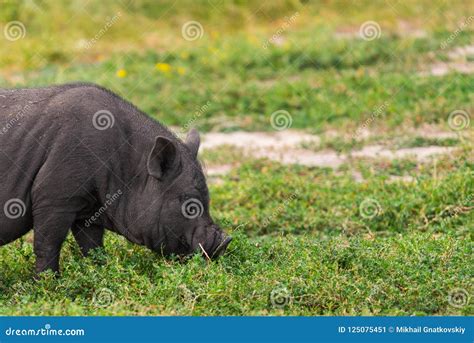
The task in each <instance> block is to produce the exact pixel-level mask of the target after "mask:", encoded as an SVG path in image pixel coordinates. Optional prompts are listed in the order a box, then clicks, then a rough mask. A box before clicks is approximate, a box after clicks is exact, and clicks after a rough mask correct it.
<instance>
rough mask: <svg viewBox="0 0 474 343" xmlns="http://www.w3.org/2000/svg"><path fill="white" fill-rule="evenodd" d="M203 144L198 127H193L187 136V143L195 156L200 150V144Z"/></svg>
mask: <svg viewBox="0 0 474 343" xmlns="http://www.w3.org/2000/svg"><path fill="white" fill-rule="evenodd" d="M200 144H201V137H199V132H198V130H196V129H194V128H193V129H191V131H189V132H188V135H187V136H186V145H187V146H188V148H189V150H191V152H192V153H193V155H194V157H197V154H198V151H199V145H200Z"/></svg>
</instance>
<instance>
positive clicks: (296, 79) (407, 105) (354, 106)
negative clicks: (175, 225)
mask: <svg viewBox="0 0 474 343" xmlns="http://www.w3.org/2000/svg"><path fill="white" fill-rule="evenodd" d="M0 1H1V0H0ZM32 3H33V4H36V5H37V6H39V7H40V9H41V10H38V9H35V8H32V7H31V6H32ZM172 3H173V2H170V1H163V2H161V5H160V6H157V5H155V4H154V3H153V2H148V1H136V2H133V3H129V2H128V1H122V2H115V3H114V4H109V3H105V2H94V1H92V2H89V3H88V5H87V7H86V9H85V10H81V9H80V4H79V2H77V1H56V2H54V3H53V2H43V1H39V0H37V1H35V2H26V1H25V2H22V1H20V2H10V1H4V2H2V5H5V6H4V7H2V11H1V14H0V21H1V22H2V24H4V23H6V22H8V21H11V20H21V21H23V22H24V23H25V25H26V27H27V35H26V36H25V38H24V39H21V40H18V41H15V42H7V41H5V40H0V48H2V49H3V48H4V47H5V48H6V49H8V50H7V51H8V52H9V53H8V54H2V55H1V56H0V68H1V71H0V86H2V87H14V86H19V87H21V86H40V85H50V84H53V83H64V82H71V81H81V80H82V81H88V82H96V83H99V84H101V85H103V86H105V87H108V88H110V89H112V90H114V91H116V92H117V93H119V94H120V95H122V96H124V97H125V98H126V99H128V100H130V101H132V102H133V103H134V104H136V105H137V106H138V107H140V108H141V109H142V110H144V111H145V112H147V113H148V114H149V115H150V116H152V117H154V118H157V119H159V120H160V121H162V122H163V123H164V124H166V125H173V126H176V127H177V130H178V131H186V130H187V129H188V128H189V127H191V126H196V127H198V128H199V129H200V130H201V131H203V132H208V131H223V132H229V131H234V130H247V131H259V130H263V131H272V130H273V128H272V126H271V124H270V117H271V114H272V112H274V111H277V110H286V111H288V112H289V113H290V115H291V117H292V128H296V129H301V130H305V131H306V132H310V133H318V134H321V142H320V143H319V144H309V145H304V146H303V147H304V148H306V149H311V150H315V151H319V150H328V149H329V150H334V151H336V152H339V153H344V154H349V153H350V152H351V151H354V150H357V149H360V148H363V147H364V146H367V145H370V144H382V145H384V146H386V147H387V148H389V149H392V148H393V149H400V148H413V147H426V146H431V145H436V146H445V147H453V148H455V149H456V150H455V151H453V152H452V153H450V154H449V155H446V156H440V157H437V158H436V159H435V160H427V161H425V162H419V161H416V160H415V159H413V158H404V159H395V160H387V159H379V158H359V159H355V158H349V159H348V161H346V162H345V163H344V164H343V165H342V166H340V167H339V168H338V169H337V170H332V169H328V168H308V167H303V166H285V165H280V164H278V163H275V162H270V161H267V160H253V159H252V158H249V157H248V156H244V155H243V152H242V151H241V150H239V149H236V148H232V147H228V146H227V147H220V148H217V149H213V150H208V151H206V152H204V153H203V154H202V156H201V158H202V159H203V160H204V162H205V163H206V164H208V165H221V164H233V165H235V166H239V167H238V169H234V170H232V172H231V173H230V174H229V175H226V176H224V177H222V179H221V180H219V182H216V183H213V184H210V191H211V199H212V200H211V211H212V214H213V216H214V217H215V218H216V219H217V221H218V222H220V223H221V224H222V226H223V227H224V228H225V229H226V230H227V231H228V232H230V233H231V234H232V236H234V240H233V242H232V243H231V245H230V247H229V250H228V252H227V254H226V255H225V256H224V257H223V258H221V259H220V260H219V261H217V262H215V263H206V261H205V260H203V259H202V258H200V257H199V256H194V257H192V258H191V259H190V260H188V261H187V262H182V261H178V260H173V259H172V260H167V259H163V258H161V257H160V256H157V255H156V254H154V253H152V252H150V251H149V250H147V249H145V248H143V247H139V246H136V245H133V244H131V243H129V242H127V241H126V240H125V239H123V238H121V237H119V236H117V235H115V234H112V233H108V234H107V235H106V246H105V251H98V252H96V254H95V256H94V258H87V259H83V258H81V256H80V253H79V249H78V247H77V246H76V244H75V243H74V242H73V240H72V238H71V237H69V239H68V240H67V242H66V244H65V245H64V247H63V250H62V255H61V269H62V275H61V277H60V278H54V277H53V276H52V275H45V276H44V277H43V278H42V279H41V280H39V281H34V280H33V265H34V254H33V251H32V244H31V238H32V237H31V234H30V235H28V236H26V237H24V238H23V239H21V240H18V241H16V242H14V243H12V244H9V245H7V246H4V247H1V248H0V315H13V314H16V315H44V314H46V315H125V314H127V315H134V314H139V315H172V314H175V315H269V314H272V315H333V314H334V315H472V314H473V313H474V307H473V302H472V296H471V298H470V300H469V299H468V301H467V303H466V304H464V306H460V307H456V306H453V305H452V304H450V302H449V301H448V297H449V295H450V294H452V293H453V292H459V290H462V291H463V292H467V293H468V294H471V295H472V294H473V291H474V290H473V288H472V285H473V281H474V268H473V266H474V257H473V256H474V255H473V254H472V248H473V235H474V231H473V223H474V211H473V208H474V197H473V194H474V178H473V175H474V174H473V173H474V160H473V155H472V151H473V146H474V145H473V137H474V136H473V131H472V121H473V120H474V118H473V117H472V113H473V109H474V108H473V105H472V104H473V103H474V102H473V100H474V97H473V92H472V74H460V73H457V72H455V71H453V72H451V73H448V74H446V75H443V76H429V75H425V74H423V72H424V71H426V70H428V69H429V67H430V65H431V64H433V63H437V62H439V61H449V60H450V58H449V51H451V50H452V49H455V48H456V47H462V46H465V45H468V44H472V41H473V38H474V32H473V31H472V30H471V29H469V28H466V29H464V30H462V31H461V32H459V34H457V35H456V37H455V38H454V39H453V40H452V41H451V42H450V43H449V45H448V47H447V48H446V49H443V48H441V45H442V44H443V43H444V42H446V40H447V39H449V37H450V36H451V34H452V33H453V32H454V31H455V30H456V28H457V27H458V25H459V22H461V21H462V20H463V18H464V17H465V16H466V15H467V14H468V13H473V6H472V4H470V3H469V2H465V1H459V2H444V1H441V0H439V1H425V0H423V1H419V2H416V3H413V2H393V3H392V5H394V6H395V7H396V9H397V11H396V12H394V11H393V10H392V9H391V7H390V6H387V3H386V1H381V2H378V1H358V2H353V3H350V4H348V3H341V2H337V1H328V2H324V3H319V2H317V3H310V4H308V5H302V4H301V3H299V2H296V1H269V2H265V4H264V5H263V6H262V7H258V8H257V7H256V5H252V4H250V3H244V2H241V1H228V2H219V1H218V2H217V3H218V4H217V5H216V6H217V8H216V7H213V6H212V5H211V4H210V2H208V1H204V3H198V2H194V1H192V2H191V1H190V2H189V3H188V4H187V5H180V6H173V4H172ZM126 6H129V7H126ZM434 6H436V7H439V11H437V10H435V9H434ZM78 7H79V8H78ZM117 11H121V13H122V16H121V18H120V20H119V21H118V22H117V23H116V24H114V26H113V27H111V28H110V30H109V31H107V32H106V33H105V34H104V35H103V37H102V38H101V39H100V40H99V41H98V42H97V44H95V45H94V46H93V47H92V48H91V49H86V50H84V49H81V48H78V42H80V41H81V39H82V40H84V39H86V40H88V39H90V38H92V37H93V36H94V35H95V34H96V33H97V32H98V31H99V30H100V29H101V28H102V27H103V26H104V23H105V18H106V17H107V16H112V15H113V14H114V13H116V12H117ZM295 12H298V13H300V16H299V17H298V19H297V20H296V21H295V23H294V25H291V26H290V27H289V28H288V29H287V30H285V32H284V33H283V35H282V36H283V37H284V40H283V41H282V43H281V45H270V46H269V47H268V48H265V47H264V44H265V42H266V41H268V39H269V38H270V37H272V35H273V34H275V33H276V32H277V30H278V29H279V28H281V26H282V21H283V20H284V19H283V18H284V17H285V16H291V15H293V14H294V13H295ZM72 14H74V17H71V16H72ZM51 18H55V20H51ZM71 18H73V19H71ZM222 18H229V20H226V24H223V19H222ZM420 18H421V19H420ZM189 20H198V21H200V22H201V23H202V25H203V27H204V30H205V34H204V36H203V38H202V39H200V40H197V41H194V42H188V41H185V40H183V39H182V37H181V26H182V24H183V23H185V22H186V21H189ZM367 20H375V21H377V22H378V23H379V24H380V25H381V27H382V35H381V37H380V38H379V39H375V40H373V41H365V40H362V39H359V38H357V32H358V29H359V26H360V25H361V24H362V23H363V22H365V21H367ZM137 23H140V25H138V24H137ZM402 24H408V26H412V27H413V29H419V30H423V32H424V35H423V36H421V37H414V36H413V35H412V34H410V32H408V33H407V32H403V30H401V29H400V25H402ZM40 28H41V29H40ZM345 32H349V35H346V36H344V35H342V36H341V33H345ZM352 36H355V37H352ZM2 51H3V50H2ZM469 58H471V57H466V60H469ZM157 63H162V64H161V69H160V67H159V66H160V65H158V67H157ZM454 110H464V111H466V113H468V114H469V115H470V119H471V126H468V127H466V128H465V130H463V131H462V132H458V134H457V135H456V136H453V138H446V137H444V138H436V137H434V138H433V137H430V136H422V135H420V134H419V133H420V132H421V131H423V130H424V129H425V127H426V126H428V127H435V128H437V129H439V130H442V131H450V132H453V131H452V130H451V129H450V128H449V126H448V116H449V114H450V113H451V112H452V111H454ZM365 123H368V125H367V127H366V128H367V129H368V130H369V131H371V132H372V135H371V136H370V137H362V136H361V137H356V138H354V134H355V133H356V132H357V129H358V128H360V127H362V126H364V124H365ZM414 132H417V133H414ZM354 173H359V174H360V175H361V176H362V178H363V180H362V181H360V180H359V181H357V180H355V179H354ZM406 176H409V177H410V178H411V179H410V181H409V182H407V181H403V179H402V177H406ZM394 177H395V178H394ZM275 292H280V294H286V295H287V300H288V303H287V305H286V306H284V307H282V308H279V307H277V306H274V304H272V301H271V300H272V294H273V295H275Z"/></svg>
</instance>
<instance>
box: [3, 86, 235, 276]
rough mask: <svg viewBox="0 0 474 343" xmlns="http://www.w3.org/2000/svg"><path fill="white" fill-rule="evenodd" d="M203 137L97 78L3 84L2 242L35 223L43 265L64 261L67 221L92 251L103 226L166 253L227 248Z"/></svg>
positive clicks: (36, 244)
mask: <svg viewBox="0 0 474 343" xmlns="http://www.w3.org/2000/svg"><path fill="white" fill-rule="evenodd" d="M199 144H200V138H199V134H198V132H197V131H196V130H191V131H190V132H189V133H188V136H187V138H186V142H182V141H181V140H180V139H178V138H177V137H176V136H175V135H174V134H172V133H171V132H170V131H169V130H168V129H166V128H165V127H164V126H163V125H161V124H160V123H158V122H156V121H154V120H152V119H151V118H150V117H148V116H147V115H145V114H144V113H142V112H141V111H140V110H138V109H137V108H136V107H135V106H133V105H132V104H130V103H129V102H127V101H125V100H123V99H122V98H120V97H119V96H118V95H116V94H114V93H112V92H110V91H108V90H107V89H104V88H102V87H99V86H97V85H94V84H84V83H76V84H67V85H60V86H52V87H47V88H29V89H0V185H1V193H0V246H1V245H4V244H7V243H9V242H12V241H14V240H16V239H17V238H20V237H21V236H23V235H24V234H26V233H27V232H28V231H29V230H31V229H34V252H35V255H36V271H37V272H42V271H44V270H46V269H51V270H53V271H58V269H59V254H60V249H61V245H62V243H63V242H64V240H65V238H66V236H67V234H68V232H69V229H71V231H72V233H73V236H74V238H75V240H76V241H77V243H78V244H79V247H80V249H81V251H82V253H83V254H84V255H87V254H88V253H89V251H90V250H91V249H93V248H97V247H101V246H102V244H103V235H104V228H107V229H109V230H111V231H113V232H116V233H118V234H120V235H123V236H124V237H126V238H127V239H128V240H130V241H132V242H134V243H137V244H142V245H145V246H147V247H148V248H150V249H152V250H154V251H156V252H159V253H162V254H163V255H165V256H167V255H170V254H176V255H181V256H183V255H189V254H192V253H193V252H196V251H202V253H203V254H204V255H207V256H208V257H211V258H213V257H217V256H219V255H221V254H222V253H223V252H224V251H225V249H226V247H227V245H228V244H229V242H230V240H231V238H230V237H228V236H227V235H226V234H225V233H224V232H223V231H222V230H221V229H220V228H219V226H217V225H216V224H215V223H214V222H213V220H212V218H211V216H210V215H209V193H208V189H207V185H206V179H205V177H204V175H203V171H202V168H201V165H200V163H199V162H198V160H197V153H198V149H199Z"/></svg>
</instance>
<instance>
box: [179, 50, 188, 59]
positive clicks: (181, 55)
mask: <svg viewBox="0 0 474 343" xmlns="http://www.w3.org/2000/svg"><path fill="white" fill-rule="evenodd" d="M179 56H180V57H181V58H182V59H183V60H187V59H188V58H189V52H187V51H183V52H182V53H180V54H179Z"/></svg>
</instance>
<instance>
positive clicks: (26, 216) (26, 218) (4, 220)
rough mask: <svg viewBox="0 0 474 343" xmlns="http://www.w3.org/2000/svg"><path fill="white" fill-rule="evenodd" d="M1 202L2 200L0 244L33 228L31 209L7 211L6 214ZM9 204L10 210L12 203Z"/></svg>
mask: <svg viewBox="0 0 474 343" xmlns="http://www.w3.org/2000/svg"><path fill="white" fill-rule="evenodd" d="M3 204H4V202H2V208H1V213H0V214H1V216H0V246H1V245H5V244H7V243H10V242H12V241H14V240H16V239H18V238H20V237H21V236H23V235H24V234H25V233H27V232H28V231H30V230H31V229H32V228H33V218H32V216H31V209H28V208H26V209H25V211H24V212H8V214H7V215H6V214H5V211H4V206H3ZM9 205H10V210H12V207H11V205H12V203H10V204H9ZM20 214H21V216H19V215H20Z"/></svg>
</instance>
